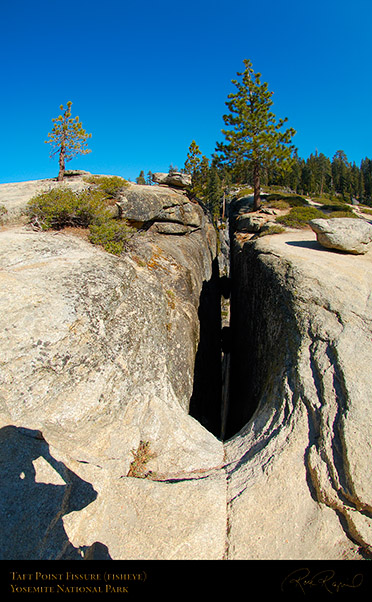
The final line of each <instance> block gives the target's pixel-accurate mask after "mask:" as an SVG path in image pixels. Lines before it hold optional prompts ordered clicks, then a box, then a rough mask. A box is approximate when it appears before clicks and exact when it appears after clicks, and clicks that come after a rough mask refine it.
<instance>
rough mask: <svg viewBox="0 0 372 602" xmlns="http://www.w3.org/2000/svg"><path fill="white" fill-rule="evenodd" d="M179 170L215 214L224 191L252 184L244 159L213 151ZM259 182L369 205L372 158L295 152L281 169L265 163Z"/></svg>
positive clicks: (141, 177) (146, 180)
mask: <svg viewBox="0 0 372 602" xmlns="http://www.w3.org/2000/svg"><path fill="white" fill-rule="evenodd" d="M197 148H198V147H197ZM198 150H199V149H198ZM172 171H178V168H177V167H174V166H173V165H170V167H169V172H172ZM180 171H182V172H186V173H191V174H192V177H193V190H194V192H195V194H196V195H199V196H201V197H202V198H203V200H204V201H205V202H206V203H207V205H208V206H209V208H210V209H211V210H212V212H213V213H214V214H215V215H216V213H218V209H219V206H220V201H221V199H222V197H223V194H224V192H228V191H229V190H230V189H231V188H233V187H234V186H252V184H253V174H252V169H251V165H250V163H249V162H248V161H246V162H241V163H237V164H234V165H229V164H226V163H224V164H222V162H220V160H219V157H218V156H217V155H213V157H212V159H211V160H209V159H208V158H207V157H205V156H202V157H201V159H200V160H199V161H198V163H197V165H195V166H193V165H189V164H188V161H186V162H185V166H184V167H183V168H182V169H181V170H180ZM151 175H152V174H151V172H149V173H148V175H147V178H145V174H144V172H143V171H141V173H140V175H139V177H138V178H136V181H137V183H139V184H151ZM261 182H262V185H263V186H266V187H279V188H283V189H287V190H290V191H292V192H293V193H296V194H299V195H308V196H315V197H322V196H330V197H332V196H339V197H341V198H342V199H343V200H344V201H345V202H350V203H351V202H353V201H354V200H357V201H358V202H359V203H361V204H364V205H368V206H372V159H369V158H368V157H366V158H365V159H363V160H362V161H361V163H360V166H358V165H356V163H355V162H353V163H351V162H349V161H348V158H347V156H346V153H345V152H344V151H343V150H338V151H337V152H336V153H335V154H334V156H333V157H332V159H330V158H329V157H327V156H326V155H324V154H323V153H319V152H318V151H317V150H316V151H315V153H313V154H311V155H310V156H309V157H308V158H307V159H303V158H301V157H299V156H298V154H297V152H296V153H295V154H294V156H293V160H292V164H291V167H290V168H289V169H287V170H285V171H283V170H280V169H278V168H277V166H276V165H274V166H272V167H267V168H266V169H265V170H264V171H263V173H262V177H261Z"/></svg>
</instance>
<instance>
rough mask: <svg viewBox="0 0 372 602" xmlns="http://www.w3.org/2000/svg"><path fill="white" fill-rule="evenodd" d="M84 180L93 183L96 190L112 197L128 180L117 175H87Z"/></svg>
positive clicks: (126, 184)
mask: <svg viewBox="0 0 372 602" xmlns="http://www.w3.org/2000/svg"><path fill="white" fill-rule="evenodd" d="M85 181H86V182H87V183H88V184H95V185H96V186H97V188H98V190H100V191H101V192H103V193H104V194H105V195H107V196H108V197H109V198H112V199H114V198H115V197H116V196H117V195H118V193H120V192H121V191H122V190H123V188H125V187H126V186H128V182H127V181H126V180H124V178H120V177H119V176H89V177H86V178H85Z"/></svg>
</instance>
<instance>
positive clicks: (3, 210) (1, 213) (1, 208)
mask: <svg viewBox="0 0 372 602" xmlns="http://www.w3.org/2000/svg"><path fill="white" fill-rule="evenodd" d="M7 213H8V210H7V208H6V207H4V205H0V225H1V224H2V223H3V217H4V216H5V215H6V214H7Z"/></svg>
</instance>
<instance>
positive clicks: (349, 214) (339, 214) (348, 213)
mask: <svg viewBox="0 0 372 602" xmlns="http://www.w3.org/2000/svg"><path fill="white" fill-rule="evenodd" d="M327 217H329V218H334V217H352V218H354V217H356V218H358V216H357V215H355V213H353V212H352V211H351V209H348V210H347V211H332V213H330V214H329V215H328V216H327Z"/></svg>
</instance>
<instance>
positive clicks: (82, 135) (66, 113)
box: [45, 101, 92, 181]
mask: <svg viewBox="0 0 372 602" xmlns="http://www.w3.org/2000/svg"><path fill="white" fill-rule="evenodd" d="M71 105H72V102H71V101H68V103H67V108H66V109H64V108H63V105H61V106H60V110H61V111H63V114H62V115H59V117H57V118H56V119H53V120H52V121H53V123H54V126H53V129H52V132H51V133H49V134H48V138H49V140H45V143H46V144H51V145H52V150H51V153H50V156H51V157H54V156H55V155H56V154H59V173H58V178H57V179H58V181H62V180H63V176H64V174H65V163H66V162H67V161H71V159H73V158H74V157H76V156H77V155H86V154H88V153H90V152H91V151H90V150H89V149H88V148H87V140H88V138H91V137H92V134H87V133H86V131H85V130H84V129H83V126H82V124H81V123H80V121H79V117H75V119H72V117H71Z"/></svg>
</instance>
